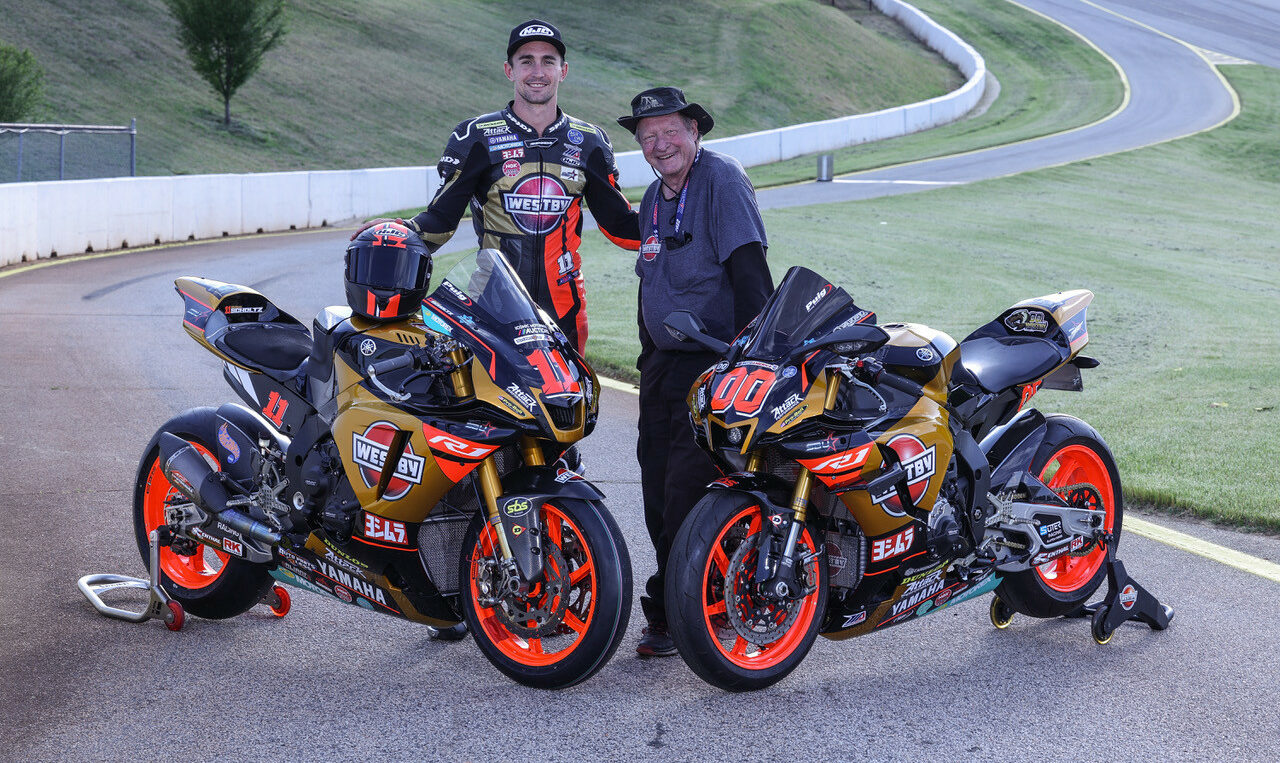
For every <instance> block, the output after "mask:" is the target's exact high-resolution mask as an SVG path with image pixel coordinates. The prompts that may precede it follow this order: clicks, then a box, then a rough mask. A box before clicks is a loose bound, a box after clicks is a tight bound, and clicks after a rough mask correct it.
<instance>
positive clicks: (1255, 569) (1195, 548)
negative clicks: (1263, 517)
mask: <svg viewBox="0 0 1280 763" xmlns="http://www.w3.org/2000/svg"><path fill="white" fill-rule="evenodd" d="M1124 530H1127V531H1129V532H1133V533H1137V534H1138V535H1141V536H1142V537H1144V538H1150V539H1151V540H1154V541H1159V542H1160V543H1164V544H1165V545H1168V546H1173V547H1174V548H1176V549H1179V550H1181V551H1186V552H1187V553H1190V554H1195V555H1196V556H1203V557H1204V558H1205V559H1212V560H1213V561H1215V562H1218V563H1220V564H1225V565H1227V566H1228V567H1235V568H1236V569H1237V570H1241V571H1243V572H1248V573H1250V574H1253V575H1257V576H1258V577H1263V578H1266V579H1267V580H1271V581H1274V582H1276V583H1280V564H1276V563H1274V562H1268V561H1267V560H1266V559H1259V558H1258V557H1256V556H1250V555H1249V554H1246V553H1243V552H1241V551H1236V550H1235V549H1231V548H1227V547H1226V546H1219V545H1218V544H1217V543H1210V542H1209V541H1207V540H1200V539H1199V538H1197V537H1195V536H1194V535H1187V534H1186V533H1181V532H1178V531H1177V530H1170V529H1169V528H1167V527H1162V526H1161V525H1157V524H1155V523H1153V522H1148V521H1146V520H1145V519H1138V518H1137V517H1125V518H1124Z"/></svg>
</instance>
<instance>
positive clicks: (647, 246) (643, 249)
mask: <svg viewBox="0 0 1280 763" xmlns="http://www.w3.org/2000/svg"><path fill="white" fill-rule="evenodd" d="M660 251H662V244H660V243H658V237H657V236H649V238H646V239H645V240H644V243H643V244H641V245H640V255H641V256H642V257H644V261H645V262H653V260H654V258H656V257H657V256H658V252H660Z"/></svg>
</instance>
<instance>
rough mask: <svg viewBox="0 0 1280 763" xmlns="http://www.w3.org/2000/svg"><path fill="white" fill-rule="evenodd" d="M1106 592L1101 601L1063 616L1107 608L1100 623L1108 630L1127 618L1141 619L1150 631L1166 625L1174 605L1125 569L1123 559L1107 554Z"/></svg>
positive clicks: (1073, 615) (1116, 626)
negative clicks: (1166, 602)
mask: <svg viewBox="0 0 1280 763" xmlns="http://www.w3.org/2000/svg"><path fill="white" fill-rule="evenodd" d="M1106 565H1107V595H1106V597H1104V598H1103V599H1102V601H1099V602H1094V603H1093V604H1086V605H1084V606H1082V607H1080V608H1079V609H1077V610H1076V611H1075V612H1072V613H1071V614H1069V615H1065V617H1092V616H1093V615H1094V614H1096V613H1097V612H1098V610H1099V609H1102V608H1103V607H1105V608H1106V615H1105V616H1104V620H1103V625H1104V626H1105V628H1106V631H1107V632H1108V633H1110V632H1112V631H1114V630H1115V629H1116V628H1118V627H1120V624H1121V623H1125V622H1128V621H1129V620H1141V621H1142V622H1144V623H1146V624H1147V625H1148V626H1150V627H1151V630H1153V631H1162V630H1164V629H1165V628H1168V627H1169V621H1170V620H1172V619H1173V607H1171V606H1169V605H1167V604H1161V603H1160V601H1159V600H1158V599H1156V597H1154V596H1152V595H1151V594H1150V593H1148V592H1147V589H1145V588H1143V587H1142V586H1141V585H1139V584H1138V583H1137V582H1136V581H1135V580H1134V579H1133V578H1131V577H1129V573H1128V572H1126V571H1125V568H1124V562H1122V561H1120V560H1119V559H1115V558H1113V557H1112V555H1111V554H1110V553H1108V554H1107V561H1106Z"/></svg>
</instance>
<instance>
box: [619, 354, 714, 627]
mask: <svg viewBox="0 0 1280 763" xmlns="http://www.w3.org/2000/svg"><path fill="white" fill-rule="evenodd" d="M717 360H719V357H718V356H716V355H714V354H712V353H701V352H698V353H692V352H664V351H656V352H653V353H651V354H649V355H647V356H645V357H642V358H641V359H640V362H639V363H638V366H639V368H640V426H639V429H640V439H639V441H638V442H637V443H636V458H637V459H638V460H639V461H640V486H641V490H642V493H643V496H644V521H645V525H646V526H647V527H648V530H649V539H650V540H651V541H653V548H654V551H656V552H657V557H658V571H657V572H656V573H654V575H653V577H651V578H649V581H648V583H646V584H645V593H646V595H643V596H641V597H640V606H641V608H642V609H643V610H644V614H645V618H646V619H647V620H648V621H649V622H651V623H664V624H665V623H666V621H667V615H666V598H665V596H664V592H663V589H664V587H665V585H666V572H667V556H668V555H669V554H670V553H671V542H672V541H673V540H675V537H676V533H677V532H678V531H679V530H680V523H681V522H683V521H684V518H685V516H687V515H688V514H689V510H690V509H692V508H693V505H694V504H695V503H697V502H698V501H699V499H701V498H702V495H703V493H704V488H705V487H706V485H707V483H708V482H711V481H712V480H714V479H717V478H719V477H720V476H721V475H720V470H719V469H717V468H716V466H715V464H714V463H712V461H711V457H710V456H709V455H707V453H706V451H704V450H702V449H701V448H699V447H698V446H697V445H696V444H695V443H694V440H693V426H692V425H691V424H690V422H689V407H688V405H687V403H686V401H687V399H688V397H689V390H690V388H691V387H692V386H693V382H694V380H695V379H697V377H698V375H699V374H701V373H702V372H703V371H705V370H707V368H708V367H709V366H711V365H713V364H714V363H715V362H716V361H717Z"/></svg>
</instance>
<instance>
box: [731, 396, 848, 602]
mask: <svg viewBox="0 0 1280 763" xmlns="http://www.w3.org/2000/svg"><path fill="white" fill-rule="evenodd" d="M843 379H844V377H843V376H842V375H840V374H839V373H834V372H830V371H828V372H827V392H826V397H825V398H824V399H823V401H822V408H823V410H824V411H829V410H831V409H832V408H834V407H835V404H836V397H837V396H838V395H839V394H840V382H841V381H842V380H843ZM763 467H764V456H762V455H761V454H760V453H759V452H756V453H752V454H751V455H750V456H749V457H748V459H747V471H749V472H758V471H760V470H761V469H762V468H763ZM812 489H813V472H811V471H809V470H808V469H806V468H805V467H803V466H801V467H800V472H799V473H798V474H797V475H796V484H795V488H794V489H793V490H792V491H791V522H790V523H789V524H788V525H787V534H786V540H785V541H784V542H783V545H782V551H781V553H780V554H777V555H776V557H777V560H778V561H777V564H775V565H770V564H769V558H770V557H772V556H774V554H773V553H768V551H769V549H761V553H760V554H759V568H758V569H757V570H756V580H759V581H761V582H760V589H761V592H763V593H764V594H765V595H767V596H771V597H773V598H775V599H802V598H804V597H805V596H808V595H809V594H811V593H813V592H814V591H815V590H816V588H817V587H816V585H809V586H803V585H801V584H800V575H799V571H800V570H801V569H802V568H803V567H804V565H806V564H808V563H809V561H810V560H812V559H813V558H814V557H816V556H817V555H818V554H820V553H822V551H823V548H822V546H821V545H820V544H815V545H817V548H816V549H815V550H814V551H812V552H807V553H800V552H799V551H798V549H799V543H800V533H801V532H803V531H804V525H805V521H806V520H807V519H808V517H809V493H810V491H811V490H812ZM766 537H767V540H766V542H768V543H772V542H773V540H774V538H776V537H780V535H779V536H766ZM815 582H816V581H815Z"/></svg>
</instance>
